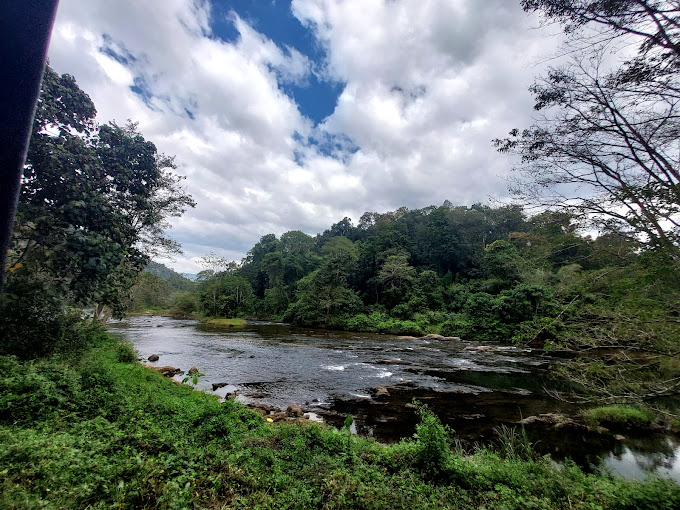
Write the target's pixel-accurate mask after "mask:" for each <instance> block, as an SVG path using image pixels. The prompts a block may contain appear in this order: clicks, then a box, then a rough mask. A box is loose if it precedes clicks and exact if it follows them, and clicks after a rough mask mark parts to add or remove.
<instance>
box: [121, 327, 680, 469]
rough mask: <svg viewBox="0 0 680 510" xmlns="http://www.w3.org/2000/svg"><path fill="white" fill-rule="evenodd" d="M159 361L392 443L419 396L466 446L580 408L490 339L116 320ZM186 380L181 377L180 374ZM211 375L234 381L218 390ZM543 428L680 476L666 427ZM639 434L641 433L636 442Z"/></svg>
mask: <svg viewBox="0 0 680 510" xmlns="http://www.w3.org/2000/svg"><path fill="white" fill-rule="evenodd" d="M110 331H111V332H112V333H114V334H117V335H120V336H122V337H123V338H125V339H127V340H128V341H129V342H131V343H132V344H133V345H134V346H135V348H136V349H137V350H138V351H139V353H140V356H141V357H142V358H143V359H146V358H147V357H149V356H150V355H151V354H157V355H158V356H159V358H160V359H159V361H157V362H156V363H154V364H155V365H159V366H161V365H172V366H174V367H178V368H180V369H182V370H184V371H187V370H188V369H189V368H190V367H192V366H194V365H195V366H197V367H199V369H200V371H201V372H202V373H203V374H205V376H204V377H201V378H200V380H199V382H198V385H197V387H198V388H199V389H202V390H204V391H206V392H208V393H214V394H217V395H219V396H221V397H224V396H225V395H226V394H228V393H234V392H237V394H238V396H237V399H238V400H240V401H242V402H244V403H261V404H269V405H272V406H275V407H278V408H282V409H285V408H286V407H287V406H288V405H289V404H297V405H299V406H301V407H302V408H303V410H305V412H314V413H316V414H318V415H319V416H323V418H324V420H325V421H327V422H330V423H331V424H334V425H337V426H341V425H342V422H343V421H344V417H345V415H346V414H347V413H349V414H352V416H354V417H355V421H356V431H357V433H359V434H362V435H365V436H372V437H375V438H376V439H378V440H380V441H384V442H392V441H397V440H399V439H401V438H403V437H408V436H411V435H412V434H413V432H414V429H415V424H416V422H417V417H416V415H415V413H414V411H413V406H412V404H411V402H412V400H413V399H414V398H415V399H417V400H419V401H421V402H424V403H426V404H428V405H429V407H430V408H431V409H433V410H434V411H435V412H436V413H437V415H438V416H439V417H440V419H441V420H442V421H443V422H445V423H447V424H448V425H450V426H451V427H452V428H453V429H454V430H455V431H456V435H457V437H459V438H460V439H462V440H463V441H467V442H468V443H470V444H471V443H473V442H490V441H493V439H494V437H495V436H494V432H493V428H494V427H497V426H499V425H500V424H509V425H512V424H514V423H517V422H518V421H519V420H521V419H522V418H523V417H527V416H532V415H537V414H540V413H552V412H558V413H567V414H573V413H575V412H577V411H578V408H576V407H574V406H572V405H569V404H566V403H564V402H561V401H558V400H555V399H552V398H550V397H549V396H548V395H547V394H546V393H545V391H544V388H545V387H551V386H552V385H554V384H555V383H554V381H552V380H551V379H550V371H549V369H550V365H551V364H554V363H559V359H556V358H554V357H551V356H548V355H546V354H545V353H544V352H543V351H541V350H532V349H529V348H523V347H514V346H508V345H503V344H497V343H493V342H485V343H484V344H483V345H482V344H480V343H478V342H467V341H439V340H426V339H417V338H400V337H394V336H387V335H372V334H366V333H347V332H336V331H326V330H314V329H308V328H294V327H290V326H288V325H281V324H274V323H267V322H253V323H249V324H248V325H247V326H245V327H235V328H231V329H224V328H219V329H215V328H210V327H207V326H205V325H202V324H199V323H197V322H196V321H190V320H174V319H168V318H165V317H158V316H140V317H132V318H130V319H127V320H125V321H121V322H113V323H111V324H110ZM180 378H181V377H180ZM213 383H227V385H226V386H224V387H222V388H220V389H218V390H217V391H215V392H213V391H212V384H213ZM572 436H573V437H570V436H569V434H556V435H554V436H550V435H549V436H546V435H545V434H538V435H537V434H534V437H531V438H530V439H531V440H532V441H533V442H534V443H535V447H536V449H537V450H538V451H539V452H540V453H550V454H551V455H553V457H555V458H558V459H559V458H563V457H564V456H569V457H571V458H573V459H574V460H575V461H576V462H578V463H579V464H580V465H582V466H586V467H587V466H592V465H594V464H601V463H602V459H604V461H603V462H604V465H605V466H606V468H607V469H609V470H611V471H612V472H613V473H618V474H621V475H624V476H628V477H636V476H640V474H641V473H644V472H646V471H653V472H656V473H659V474H661V475H663V476H670V477H672V478H675V479H676V480H678V481H680V461H679V460H678V459H679V458H680V447H679V445H678V443H677V442H674V440H672V439H670V438H667V437H663V436H660V437H659V438H651V439H650V438H645V439H638V440H632V439H631V440H628V441H627V442H626V443H621V442H617V441H615V440H613V439H612V438H611V437H607V438H606V439H602V438H599V439H595V440H594V439H593V438H584V437H582V436H581V435H579V434H576V435H573V434H572ZM635 441H637V442H635Z"/></svg>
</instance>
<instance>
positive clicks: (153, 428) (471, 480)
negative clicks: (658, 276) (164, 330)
mask: <svg viewBox="0 0 680 510" xmlns="http://www.w3.org/2000/svg"><path fill="white" fill-rule="evenodd" d="M0 370H2V373H3V378H2V379H0V473H1V474H2V480H1V481H0V507H1V508H164V509H165V508H178V509H179V508H300V509H303V508H305V509H306V508H409V509H411V508H436V509H441V508H461V509H462V508H617V509H618V508H660V509H663V508H669V509H670V508H678V507H680V488H679V487H678V486H677V485H676V484H675V483H673V482H670V481H661V480H648V481H644V482H627V481H623V480H615V479H610V478H607V477H603V476H596V475H586V474H584V473H582V472H581V471H580V470H579V469H578V468H577V467H576V466H574V465H571V464H565V465H564V466H562V467H558V466H556V465H555V464H554V463H552V462H550V461H549V460H545V459H540V458H539V459H536V458H534V456H526V455H524V453H525V452H524V451H523V450H521V447H520V446H519V444H520V443H517V445H515V447H513V448H514V449H513V450H512V452H514V453H513V454H509V453H508V452H509V450H508V451H506V452H505V453H502V452H501V453H495V452H492V451H490V450H481V451H477V452H476V453H474V454H464V453H463V452H462V451H461V450H460V449H456V448H453V449H452V448H451V446H452V437H453V436H452V434H453V432H452V431H451V430H450V429H448V428H447V427H445V426H443V425H442V424H441V423H440V422H439V420H438V419H437V417H436V416H435V414H434V413H433V412H432V411H431V410H428V409H427V408H425V407H423V406H420V407H419V413H420V417H421V423H420V425H419V426H418V429H417V433H416V435H415V436H414V437H413V438H412V439H409V440H405V441H402V442H400V443H398V444H396V445H393V446H387V445H381V444H378V443H376V442H374V441H371V440H368V439H363V438H358V437H351V438H350V436H349V435H348V430H345V429H343V430H342V431H337V430H334V429H331V428H327V427H325V426H323V425H319V424H288V423H287V424H282V425H278V424H277V425H274V426H272V425H267V424H265V423H264V422H263V420H262V418H261V417H260V416H259V415H257V414H256V413H254V412H252V411H250V410H248V409H245V408H244V407H242V406H241V405H240V404H238V403H236V402H234V401H233V400H227V401H225V402H223V403H221V402H220V401H219V400H218V399H217V398H216V397H214V396H211V395H206V394H204V393H202V392H198V391H193V390H192V389H191V388H190V387H188V386H180V385H176V384H173V383H172V382H170V381H168V380H167V379H163V378H162V377H161V376H160V375H158V374H156V373H154V372H151V371H149V370H146V369H144V368H143V367H141V366H140V365H139V364H137V363H135V362H133V359H132V356H131V355H130V349H129V347H126V346H123V347H121V346H120V345H119V344H117V343H116V342H114V341H112V340H100V343H99V345H98V346H96V347H92V348H91V349H89V350H86V351H83V352H80V353H79V354H78V355H74V354H70V355H55V356H52V357H51V358H49V359H39V360H34V361H24V362H22V361H20V360H18V359H17V358H14V357H10V356H4V357H0ZM348 423H350V420H348ZM526 459H528V460H526Z"/></svg>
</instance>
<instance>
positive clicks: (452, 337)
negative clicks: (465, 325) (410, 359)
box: [420, 333, 460, 340]
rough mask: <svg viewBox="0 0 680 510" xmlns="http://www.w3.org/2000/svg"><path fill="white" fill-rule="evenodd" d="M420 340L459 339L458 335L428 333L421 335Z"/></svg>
mask: <svg viewBox="0 0 680 510" xmlns="http://www.w3.org/2000/svg"><path fill="white" fill-rule="evenodd" d="M420 340H460V337H458V336H443V335H436V334H434V333H430V334H429V335H425V336H421V337H420Z"/></svg>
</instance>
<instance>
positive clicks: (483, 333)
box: [136, 202, 639, 341]
mask: <svg viewBox="0 0 680 510" xmlns="http://www.w3.org/2000/svg"><path fill="white" fill-rule="evenodd" d="M577 227H578V225H577V224H576V223H575V221H574V219H573V218H572V217H571V216H569V215H567V214H564V213H554V212H544V213H542V214H538V215H535V216H532V217H528V216H527V215H526V214H525V213H524V211H523V210H522V208H521V207H519V206H515V205H508V206H500V207H489V206H486V205H479V204H476V205H473V206H471V207H466V206H453V205H452V204H450V203H448V202H447V203H444V204H443V205H442V206H440V207H435V206H431V207H427V208H424V209H417V210H408V209H406V208H401V209H399V210H397V211H394V212H388V213H374V212H367V213H365V214H364V215H363V216H362V217H361V219H360V220H359V222H358V224H357V225H354V224H353V223H352V221H351V220H350V219H349V218H344V219H343V220H342V221H340V222H338V223H336V224H334V225H332V226H331V228H329V229H328V230H326V231H324V232H323V233H322V234H319V235H317V236H315V237H312V236H309V235H307V234H305V233H303V232H300V231H291V232H286V233H285V234H283V235H281V237H280V238H277V237H276V236H275V235H274V234H268V235H265V236H263V237H262V238H261V239H260V241H259V242H258V243H257V244H256V245H255V246H254V247H253V248H252V249H251V250H250V251H249V252H248V254H247V256H246V257H245V258H244V259H243V261H242V262H241V263H240V264H236V263H234V262H228V261H226V260H223V259H219V258H216V257H206V260H205V262H206V266H208V268H207V269H206V270H205V271H203V272H201V273H199V275H198V282H197V283H196V287H195V289H194V290H193V291H190V292H188V293H183V294H181V295H179V296H178V297H177V299H176V300H175V302H174V303H173V306H172V311H173V313H174V314H176V315H180V316H191V315H195V314H200V315H205V316H213V317H259V318H274V319H279V320H284V321H288V322H291V323H293V324H303V325H308V326H318V327H329V328H337V329H348V330H356V331H378V332H386V333H394V334H405V335H407V334H420V333H424V332H437V333H441V334H444V335H446V336H460V337H463V338H476V339H496V340H506V341H507V340H511V339H522V340H537V341H538V340H540V341H545V340H550V339H551V338H552V337H554V336H555V334H556V329H557V328H558V326H559V324H560V321H559V320H556V316H558V314H559V313H560V311H561V310H562V309H563V307H564V306H565V304H567V303H568V302H569V301H570V300H572V299H573V298H574V295H573V294H574V292H575V291H576V287H578V286H579V285H580V284H582V280H583V278H582V276H580V275H584V274H588V273H592V272H597V271H600V270H602V269H603V268H607V267H625V266H628V265H630V264H631V263H633V262H634V261H635V260H636V259H637V258H639V255H637V254H636V253H637V251H636V250H637V247H636V246H635V245H633V244H632V243H631V242H630V241H627V240H626V239H625V238H624V237H623V236H618V235H617V234H616V233H615V232H611V233H608V234H606V235H601V236H598V237H597V238H596V239H592V238H590V237H588V236H584V235H581V234H580V233H579V231H578V228H577ZM149 280H150V276H148V275H145V276H143V282H142V284H143V285H142V286H141V287H144V285H146V286H147V287H148V284H149V283H150V281H149ZM139 292H140V289H139V288H138V290H137V291H136V293H139ZM160 294H161V295H162V296H168V295H169V293H168V292H163V293H160ZM149 304H151V303H149Z"/></svg>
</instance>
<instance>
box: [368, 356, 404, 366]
mask: <svg viewBox="0 0 680 510" xmlns="http://www.w3.org/2000/svg"><path fill="white" fill-rule="evenodd" d="M373 363H375V364H376V365H410V364H411V363H410V362H408V361H402V360H400V359H399V358H389V359H377V360H375V361H374V362H373Z"/></svg>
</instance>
